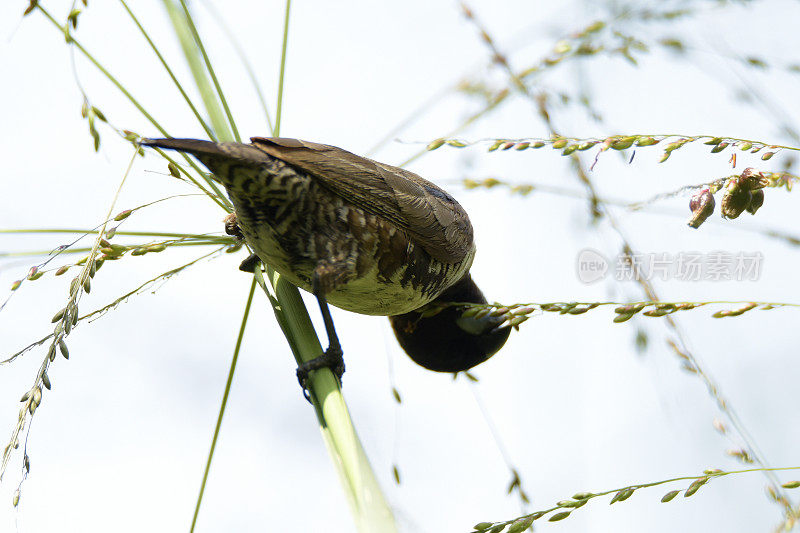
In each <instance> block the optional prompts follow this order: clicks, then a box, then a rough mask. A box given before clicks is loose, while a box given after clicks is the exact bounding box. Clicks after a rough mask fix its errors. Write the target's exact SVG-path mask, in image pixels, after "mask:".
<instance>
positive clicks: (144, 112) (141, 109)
mask: <svg viewBox="0 0 800 533" xmlns="http://www.w3.org/2000/svg"><path fill="white" fill-rule="evenodd" d="M36 8H37V9H38V10H39V11H41V12H42V14H43V15H44V16H45V17H47V18H48V19H49V20H50V22H52V23H53V24H54V25H55V26H56V27H57V28H58V29H59V30H60V31H61V33H64V26H62V25H61V24H59V23H58V22H57V21H56V19H54V18H53V17H52V15H50V13H49V12H48V11H47V10H46V9H45V8H43V7H42V6H41V4H36ZM69 39H70V43H71V44H73V45H74V46H75V47H76V48H77V49H78V50H80V51H81V53H82V54H83V55H84V56H86V59H88V60H89V61H91V62H92V64H94V66H95V67H97V69H98V70H99V71H100V72H102V73H103V75H105V77H106V78H108V79H109V81H110V82H111V83H113V84H114V85H115V86H116V87H117V89H119V91H120V92H121V93H122V94H123V95H125V97H126V98H127V99H128V100H130V102H131V103H132V104H133V105H134V107H136V109H138V110H139V112H140V113H141V114H142V115H144V116H145V118H146V119H147V120H149V121H150V123H151V124H152V125H153V126H155V127H156V129H157V130H158V131H159V132H161V134H162V135H164V136H165V137H168V136H169V134H168V133H167V130H165V129H164V128H162V127H161V124H159V123H158V121H156V119H155V118H153V116H152V115H151V114H150V113H148V112H147V110H146V109H145V108H144V107H142V104H140V103H139V101H138V100H136V98H134V97H133V95H131V93H129V92H128V90H127V89H125V87H124V86H123V85H122V84H121V83H120V82H119V81H118V80H117V78H115V77H114V76H112V75H111V73H110V72H109V71H108V70H106V69H105V67H103V65H101V64H100V63H99V62H98V61H97V60H96V59H95V58H94V56H92V54H90V53H89V52H88V51H87V50H86V49H85V48H84V47H83V45H81V43H80V42H78V40H77V39H75V37H73V36H72V35H70V38H69Z"/></svg>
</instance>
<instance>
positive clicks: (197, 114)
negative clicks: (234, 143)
mask: <svg viewBox="0 0 800 533" xmlns="http://www.w3.org/2000/svg"><path fill="white" fill-rule="evenodd" d="M119 1H120V3H121V4H122V7H124V8H125V11H127V12H128V15H130V17H131V20H133V23H134V24H136V27H137V28H139V31H140V32H142V36H143V37H144V38H145V40H146V41H147V44H149V45H150V48H152V49H153V52H155V54H156V57H158V60H159V61H160V62H161V64H162V65H163V66H164V69H165V70H166V71H167V74H169V77H170V78H171V79H172V82H173V83H174V84H175V87H177V89H178V91H180V93H181V96H183V99H184V101H186V104H187V105H188V106H189V109H191V110H192V113H194V116H195V117H196V118H197V121H198V122H200V125H201V126H202V127H203V129H204V130H205V132H206V134H207V135H208V137H209V138H210V139H211V140H216V137H215V136H214V132H213V131H212V130H211V128H209V127H208V124H206V121H205V120H203V117H201V116H200V112H199V111H197V108H196V107H195V105H194V104H193V103H192V100H191V98H189V95H188V94H186V91H184V90H183V86H182V85H181V83H180V82H179V81H178V78H176V77H175V74H174V73H173V72H172V69H171V68H169V65H167V62H166V60H165V59H164V56H162V55H161V52H159V51H158V48H157V47H156V45H155V43H153V41H152V39H150V35H148V34H147V31H146V30H145V29H144V27H142V25H141V24H140V23H139V19H137V18H136V15H134V14H133V11H131V9H130V8H129V7H128V4H127V3H126V2H125V0H119Z"/></svg>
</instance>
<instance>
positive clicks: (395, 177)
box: [250, 137, 473, 263]
mask: <svg viewBox="0 0 800 533" xmlns="http://www.w3.org/2000/svg"><path fill="white" fill-rule="evenodd" d="M250 140H251V141H252V142H253V146H255V147H257V148H259V149H261V150H263V151H264V152H266V153H267V154H269V155H271V156H273V157H276V158H278V159H281V160H283V161H285V162H286V163H288V164H290V165H292V166H294V167H296V168H300V169H302V170H304V171H306V172H307V173H309V174H311V175H312V176H314V177H315V178H316V179H318V180H319V181H320V183H321V184H323V186H325V187H326V188H327V189H328V190H330V191H331V192H333V193H334V194H337V195H339V196H341V197H342V198H344V199H346V200H347V201H349V202H351V203H353V204H355V205H357V206H358V207H360V208H362V209H364V210H365V211H368V212H371V213H374V214H376V215H379V216H382V217H385V218H387V219H389V220H391V221H392V222H394V223H395V224H396V225H397V226H399V227H401V228H403V229H404V230H406V231H407V232H408V233H409V234H410V235H411V236H413V237H414V240H415V242H416V243H417V244H419V245H420V246H422V247H423V248H424V249H425V251H427V252H428V253H429V254H431V256H433V257H434V258H436V259H439V260H440V261H445V262H448V263H457V262H459V261H461V260H463V259H464V258H465V257H466V256H467V254H468V253H470V251H471V250H472V247H473V242H472V225H471V224H470V222H469V217H468V216H467V213H466V212H465V211H464V209H463V208H462V207H461V206H460V205H459V204H458V202H456V200H455V199H454V198H453V197H452V196H450V195H449V194H447V193H446V192H445V191H443V190H442V189H440V188H439V187H437V186H436V185H434V184H433V183H431V182H429V181H427V180H425V179H423V178H421V177H419V176H417V175H416V174H414V173H413V172H409V171H407V170H404V169H402V168H398V167H393V166H391V165H386V164H383V163H378V162H377V161H373V160H372V159H367V158H366V157H360V156H357V155H355V154H353V153H350V152H348V151H346V150H342V149H341V148H336V147H335V146H328V145H325V144H317V143H312V142H306V141H301V140H298V139H285V138H267V137H252V138H251V139H250Z"/></svg>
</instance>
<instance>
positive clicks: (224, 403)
mask: <svg viewBox="0 0 800 533" xmlns="http://www.w3.org/2000/svg"><path fill="white" fill-rule="evenodd" d="M255 292H256V280H255V278H253V281H252V283H250V294H248V295H247V304H245V306H244V316H243V317H242V324H241V326H239V336H238V337H237V338H236V348H234V350H233V359H231V366H230V369H229V370H228V381H227V382H226V383H225V392H224V393H223V395H222V404H220V406H219V414H218V415H217V425H216V426H215V427H214V438H213V439H211V449H210V450H209V451H208V459H207V460H206V469H205V471H204V472H203V482H202V483H201V484H200V493H199V494H198V495H197V504H196V505H195V507H194V516H192V527H190V528H189V531H190V532H193V531H194V526H195V524H196V523H197V515H198V513H199V512H200V504H201V503H202V501H203V493H204V492H205V490H206V482H207V481H208V473H209V471H210V470H211V460H212V459H213V457H214V449H215V448H216V447H217V438H218V437H219V430H220V427H221V426H222V418H223V417H224V416H225V407H226V406H227V405H228V395H229V394H230V392H231V383H232V382H233V374H234V372H235V371H236V362H237V361H238V359H239V351H240V349H241V347H242V339H243V338H244V329H245V326H247V317H248V316H249V315H250V308H251V307H252V305H253V295H254V294H255Z"/></svg>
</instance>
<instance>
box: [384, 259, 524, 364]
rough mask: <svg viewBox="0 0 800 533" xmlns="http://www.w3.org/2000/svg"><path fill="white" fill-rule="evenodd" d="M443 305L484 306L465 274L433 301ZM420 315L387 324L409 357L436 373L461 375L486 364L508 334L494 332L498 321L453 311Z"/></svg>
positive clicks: (393, 318) (415, 313)
mask: <svg viewBox="0 0 800 533" xmlns="http://www.w3.org/2000/svg"><path fill="white" fill-rule="evenodd" d="M446 302H467V303H478V304H485V303H486V298H484V296H483V293H481V291H480V289H479V288H478V286H477V285H475V282H474V281H472V277H471V276H470V275H469V274H467V275H466V276H464V277H463V278H462V279H461V281H459V282H458V283H456V284H455V285H453V286H452V287H450V288H449V289H447V290H446V291H445V292H444V293H442V294H441V295H440V296H439V297H438V298H436V300H434V301H433V303H446ZM420 311H421V310H417V311H412V312H410V313H405V314H403V315H396V316H390V317H389V320H390V321H391V323H392V329H393V330H394V334H395V336H396V337H397V341H398V342H399V343H400V346H402V347H403V350H405V352H406V353H407V354H408V355H409V357H411V359H413V360H414V362H415V363H417V364H418V365H421V366H423V367H425V368H427V369H429V370H435V371H437V372H461V371H464V370H468V369H470V368H472V367H473V366H475V365H478V364H480V363H482V362H484V361H486V360H487V359H489V358H490V357H491V356H492V355H494V354H495V353H497V351H498V350H500V348H502V347H503V345H504V344H505V343H506V340H507V339H508V335H509V333H510V332H511V328H508V327H504V328H499V329H498V326H499V325H500V324H501V323H502V321H503V320H502V319H500V318H497V317H490V316H485V317H481V318H475V317H465V316H463V310H462V309H459V308H457V307H447V308H445V309H444V310H443V311H440V312H439V313H437V314H435V315H433V316H427V317H423V315H422V313H421V312H420Z"/></svg>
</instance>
